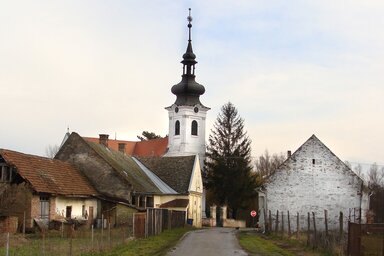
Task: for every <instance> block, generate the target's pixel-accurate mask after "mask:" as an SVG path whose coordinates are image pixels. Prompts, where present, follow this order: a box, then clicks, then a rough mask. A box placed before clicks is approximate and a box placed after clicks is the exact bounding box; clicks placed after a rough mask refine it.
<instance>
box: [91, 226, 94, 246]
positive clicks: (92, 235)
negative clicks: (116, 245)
mask: <svg viewBox="0 0 384 256" xmlns="http://www.w3.org/2000/svg"><path fill="white" fill-rule="evenodd" d="M91 232H92V233H91V237H92V250H93V239H94V234H93V224H92V225H91Z"/></svg>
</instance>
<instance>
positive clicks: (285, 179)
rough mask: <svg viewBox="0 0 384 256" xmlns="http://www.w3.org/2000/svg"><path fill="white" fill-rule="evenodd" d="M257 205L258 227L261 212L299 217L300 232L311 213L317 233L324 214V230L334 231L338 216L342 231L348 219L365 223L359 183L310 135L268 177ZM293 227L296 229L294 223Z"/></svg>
mask: <svg viewBox="0 0 384 256" xmlns="http://www.w3.org/2000/svg"><path fill="white" fill-rule="evenodd" d="M259 205H260V207H259V208H260V224H264V223H265V221H264V217H265V215H264V214H263V213H264V211H265V212H267V211H271V213H272V214H276V212H277V211H279V212H280V213H281V212H283V213H284V214H285V216H287V211H290V213H291V214H293V215H295V216H296V214H297V213H299V215H300V216H301V217H300V221H301V225H300V226H301V227H302V228H304V227H306V224H305V223H306V222H305V220H306V219H305V217H306V216H307V213H308V212H310V213H311V214H312V212H314V213H315V215H316V216H317V219H318V221H319V223H318V225H317V227H318V229H319V230H321V229H324V225H323V223H324V210H327V212H328V227H329V228H330V229H336V228H338V227H339V226H338V225H339V215H340V212H343V216H344V217H343V221H344V222H345V223H344V227H347V225H346V223H347V221H348V219H353V220H356V221H359V220H360V219H362V221H365V213H366V210H367V208H368V195H367V193H366V191H365V189H364V182H363V180H362V179H361V178H360V177H359V176H357V175H356V174H355V173H354V172H353V171H352V170H351V169H350V168H349V167H348V166H347V165H346V164H345V163H344V162H343V161H341V160H340V159H339V158H338V157H337V156H336V155H335V154H334V153H332V151H331V150H330V149H329V148H328V147H326V146H325V145H324V144H323V143H322V142H321V141H320V140H319V139H318V138H317V137H316V136H315V135H312V136H311V137H310V138H309V139H308V140H307V141H306V142H305V143H304V144H303V145H302V146H301V147H300V148H299V149H297V150H296V151H295V152H294V153H293V154H292V155H290V154H289V155H288V158H287V160H286V161H285V162H284V163H283V164H282V165H281V166H280V167H279V168H278V169H277V170H276V172H275V173H274V174H272V175H271V176H270V177H269V179H268V181H267V183H266V185H265V189H264V191H262V192H261V193H260V196H259ZM360 209H361V210H360ZM360 212H361V216H360ZM280 218H281V216H280ZM285 223H287V221H285ZM285 225H286V224H285ZM293 226H294V227H296V224H295V222H294V223H293ZM286 230H287V228H286Z"/></svg>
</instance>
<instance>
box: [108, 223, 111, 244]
mask: <svg viewBox="0 0 384 256" xmlns="http://www.w3.org/2000/svg"><path fill="white" fill-rule="evenodd" d="M108 246H109V248H111V222H108Z"/></svg>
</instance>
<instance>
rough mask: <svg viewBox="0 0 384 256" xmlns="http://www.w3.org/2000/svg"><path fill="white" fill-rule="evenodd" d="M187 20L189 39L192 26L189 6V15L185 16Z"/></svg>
mask: <svg viewBox="0 0 384 256" xmlns="http://www.w3.org/2000/svg"><path fill="white" fill-rule="evenodd" d="M187 20H188V29H189V38H188V41H189V42H190V41H191V28H192V23H191V22H192V16H191V8H189V15H188V17H187Z"/></svg>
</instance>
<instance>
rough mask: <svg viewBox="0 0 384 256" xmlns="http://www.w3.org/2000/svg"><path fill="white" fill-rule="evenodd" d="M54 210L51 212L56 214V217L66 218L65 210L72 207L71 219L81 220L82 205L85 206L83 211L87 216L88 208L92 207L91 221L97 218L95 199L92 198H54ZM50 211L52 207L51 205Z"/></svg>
mask: <svg viewBox="0 0 384 256" xmlns="http://www.w3.org/2000/svg"><path fill="white" fill-rule="evenodd" d="M52 201H54V204H55V206H56V207H55V208H53V209H54V211H52V215H53V214H57V215H58V216H61V217H65V216H66V208H67V206H72V214H71V218H73V219H75V218H76V219H83V218H84V217H83V216H82V210H83V205H84V206H85V210H86V211H87V213H88V214H89V207H90V206H92V207H93V219H95V218H96V216H97V199H94V198H67V197H56V198H55V199H54V200H52ZM51 209H52V205H51ZM50 215H51V214H50Z"/></svg>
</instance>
